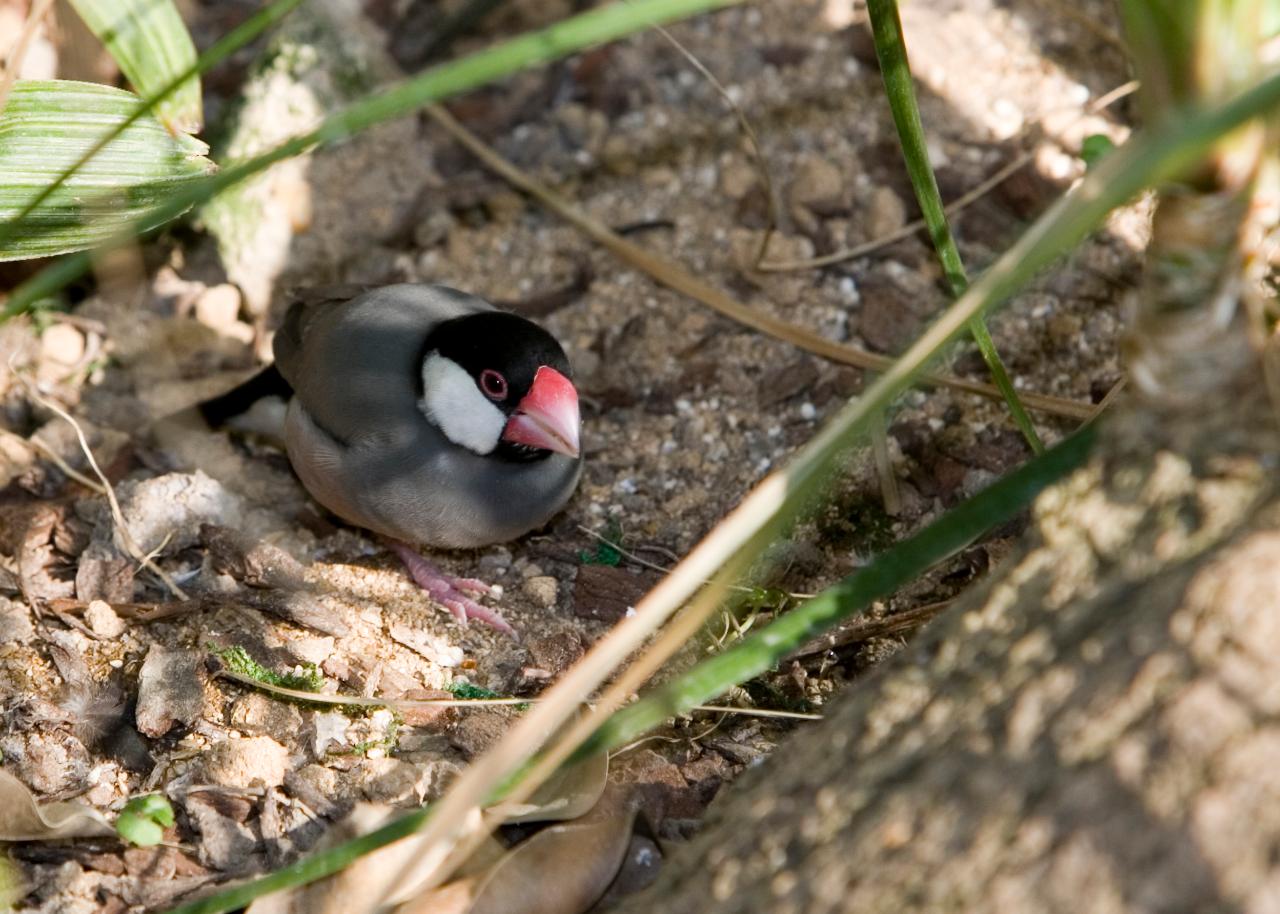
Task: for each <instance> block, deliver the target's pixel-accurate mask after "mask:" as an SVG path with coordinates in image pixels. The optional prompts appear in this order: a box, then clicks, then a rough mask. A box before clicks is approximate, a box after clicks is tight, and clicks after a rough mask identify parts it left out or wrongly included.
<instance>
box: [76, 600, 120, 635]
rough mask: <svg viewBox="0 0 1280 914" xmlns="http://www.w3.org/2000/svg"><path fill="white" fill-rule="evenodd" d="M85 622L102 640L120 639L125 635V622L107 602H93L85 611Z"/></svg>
mask: <svg viewBox="0 0 1280 914" xmlns="http://www.w3.org/2000/svg"><path fill="white" fill-rule="evenodd" d="M84 621H85V624H87V625H88V626H89V628H90V629H91V630H92V631H93V633H94V634H95V635H97V636H99V637H101V638H119V637H120V636H121V635H123V634H124V629H125V624H124V620H123V619H121V618H120V617H119V616H118V615H116V611H115V610H114V609H112V608H111V604H109V603H107V602H106V601H105V600H93V601H91V602H90V603H89V606H88V608H87V609H85V611H84Z"/></svg>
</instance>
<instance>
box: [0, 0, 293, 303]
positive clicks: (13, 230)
mask: <svg viewBox="0 0 1280 914" xmlns="http://www.w3.org/2000/svg"><path fill="white" fill-rule="evenodd" d="M301 2H302V0H275V2H274V3H272V4H271V5H269V6H267V7H264V8H263V9H261V10H259V11H258V12H257V13H254V14H253V15H252V16H250V17H249V18H248V19H246V20H245V21H244V22H242V23H241V24H240V25H238V26H236V27H235V28H234V29H232V30H231V31H230V32H228V33H227V34H226V35H224V36H223V37H221V38H219V39H218V40H217V41H216V42H214V43H213V45H212V46H211V47H210V48H209V49H208V50H207V51H205V52H204V53H203V54H201V55H200V57H199V58H198V59H197V60H196V62H195V63H194V64H192V65H191V67H190V68H188V69H187V70H186V71H184V72H182V73H179V74H177V75H176V76H175V77H174V78H173V80H172V81H170V82H169V83H168V85H165V86H163V87H161V89H160V91H158V92H157V93H156V94H155V95H153V96H151V97H150V98H148V99H146V101H144V102H143V103H142V104H141V105H139V106H137V107H136V108H134V109H133V111H132V113H130V114H129V116H128V117H126V118H125V119H124V120H122V121H120V122H119V123H117V124H116V125H115V126H114V127H112V128H111V129H110V130H108V131H106V132H105V133H103V134H102V136H100V137H99V138H98V140H97V142H95V143H94V144H93V145H91V146H90V147H89V148H88V149H86V150H85V151H84V153H83V154H82V155H81V156H80V158H79V159H77V160H76V161H75V162H73V163H71V164H70V165H68V166H67V167H66V168H65V169H63V171H62V173H61V174H59V175H58V176H57V178H55V179H54V180H53V181H50V182H49V183H47V184H45V185H43V186H42V187H41V188H40V190H39V192H38V193H36V194H35V195H34V196H33V197H32V198H31V199H30V200H28V201H27V203H26V204H25V205H24V206H23V207H22V208H21V209H20V210H19V211H18V212H17V213H16V214H15V215H14V216H13V217H12V218H8V219H4V220H0V250H4V249H5V247H6V245H7V244H8V243H9V241H10V240H11V239H12V238H13V236H14V235H16V234H18V232H19V231H20V230H25V229H26V222H27V217H28V216H30V215H31V214H32V213H35V212H36V210H38V209H39V208H40V207H41V206H42V205H43V204H44V203H45V201H47V200H48V199H49V197H50V196H52V195H53V194H54V193H57V192H58V191H59V189H61V188H62V187H63V185H64V184H65V183H66V181H67V180H68V179H69V178H71V177H72V176H73V175H75V174H76V173H78V172H79V171H80V169H81V168H83V167H84V166H85V165H86V164H87V163H88V162H89V161H90V160H91V159H92V158H93V157H94V156H96V155H97V154H98V153H99V152H100V151H101V150H103V149H105V148H106V147H107V145H108V144H110V143H111V142H112V141H114V140H115V139H116V138H117V137H118V136H120V134H121V133H123V132H124V131H125V130H127V129H129V127H131V126H132V125H133V124H134V122H135V121H137V120H138V119H139V118H143V117H146V116H147V115H148V114H150V113H151V112H152V111H153V110H155V107H156V106H157V105H159V104H160V103H161V102H163V101H164V100H165V99H166V98H168V97H169V96H170V95H171V94H172V93H173V92H175V91H176V90H177V89H178V87H179V86H180V85H182V84H183V83H184V82H185V81H186V80H187V79H189V78H190V77H191V76H194V75H199V74H201V73H205V72H206V71H208V70H209V69H210V68H212V67H216V66H217V65H218V64H220V63H222V61H224V60H226V59H227V58H228V57H230V56H231V55H232V54H234V53H235V52H236V51H238V50H240V49H241V48H242V47H244V46H245V45H247V44H249V42H251V41H253V40H254V39H255V38H257V37H258V36H259V35H261V34H262V33H263V32H265V31H266V30H267V29H269V28H271V26H273V25H275V24H276V23H277V22H279V21H280V20H281V19H283V18H284V17H285V16H287V15H288V14H289V13H291V12H293V10H294V8H295V7H297V6H298V4H300V3H301ZM63 271H64V272H66V268H65V267H64V268H63ZM74 278H75V276H71V279H69V280H68V282H69V281H71V280H72V279H74ZM56 291H57V289H56V288H54V289H52V290H51V292H50V294H52V292H56Z"/></svg>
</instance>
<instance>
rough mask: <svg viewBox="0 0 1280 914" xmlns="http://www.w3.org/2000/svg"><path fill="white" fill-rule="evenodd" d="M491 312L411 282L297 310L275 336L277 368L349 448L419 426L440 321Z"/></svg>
mask: <svg viewBox="0 0 1280 914" xmlns="http://www.w3.org/2000/svg"><path fill="white" fill-rule="evenodd" d="M492 309H493V306H492V305H490V304H489V303H488V302H486V301H485V300H484V299H481V298H477V297H475V296H474V295H467V294H466V293H463V292H458V291H456V290H454V289H447V288H445V287H443V286H428V285H416V284H409V283H405V284H400V285H393V286H384V287H383V288H380V289H375V290H374V291H372V292H367V293H365V294H364V295H360V296H358V297H356V298H353V299H351V300H350V301H342V300H332V299H331V300H326V301H320V302H314V303H305V302H304V303H299V304H295V305H293V306H292V307H291V308H290V309H289V311H288V313H287V314H286V315H285V319H284V324H283V326H282V327H281V328H280V329H279V330H278V331H277V332H276V337H275V340H274V343H273V349H274V351H275V359H276V366H277V367H278V368H279V369H280V373H281V374H282V375H284V378H285V380H287V381H288V382H289V384H290V386H291V387H293V390H294V393H295V396H296V397H297V399H298V401H299V402H300V403H301V404H302V406H303V407H304V408H305V409H306V410H307V412H308V413H309V414H310V415H311V418H312V419H313V420H314V421H315V422H316V424H318V425H319V426H320V427H321V428H322V429H324V430H325V431H326V432H328V433H329V434H330V435H331V436H333V437H335V438H337V439H338V440H339V441H341V442H345V443H350V442H353V441H355V440H357V439H359V438H361V437H364V436H366V435H371V434H378V433H385V432H386V430H387V429H388V427H389V426H390V425H394V424H395V423H397V422H406V421H412V420H415V418H417V419H420V418H421V413H419V412H418V409H417V399H418V395H417V385H418V384H419V383H420V381H419V378H420V375H421V371H422V367H421V359H422V347H423V344H424V342H425V340H426V338H427V335H428V334H429V333H430V332H431V331H432V329H434V328H435V326H436V325H437V324H439V323H440V322H441V321H446V320H449V319H451V318H454V317H461V316H462V315H464V314H469V313H472V312H475V311H488V310H492Z"/></svg>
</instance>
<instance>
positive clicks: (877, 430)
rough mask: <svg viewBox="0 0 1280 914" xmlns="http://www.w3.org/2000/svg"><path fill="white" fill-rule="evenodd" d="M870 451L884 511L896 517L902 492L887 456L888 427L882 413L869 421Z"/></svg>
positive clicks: (899, 510)
mask: <svg viewBox="0 0 1280 914" xmlns="http://www.w3.org/2000/svg"><path fill="white" fill-rule="evenodd" d="M871 453H872V455H873V457H874V458H875V465H876V477H877V478H878V479H879V480H880V497H881V498H882V499H883V500H884V513H885V514H888V515H889V516H890V517H897V516H898V515H899V514H901V513H902V493H901V492H900V491H899V489H898V477H897V475H896V474H895V473H894V472H893V459H892V458H891V457H890V456H889V429H888V426H887V424H886V423H885V415H884V413H878V414H877V415H876V419H875V421H874V422H873V423H871Z"/></svg>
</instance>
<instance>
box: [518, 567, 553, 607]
mask: <svg viewBox="0 0 1280 914" xmlns="http://www.w3.org/2000/svg"><path fill="white" fill-rule="evenodd" d="M524 592H525V594H526V595H527V596H528V597H529V599H531V600H533V602H535V603H537V604H538V605H539V606H541V607H543V608H544V609H550V608H551V607H553V606H555V605H556V599H557V598H558V596H559V593H560V583H559V582H558V581H557V580H556V579H555V578H553V577H551V576H550V575H547V574H539V575H534V576H532V577H529V578H526V579H525V582H524Z"/></svg>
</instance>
